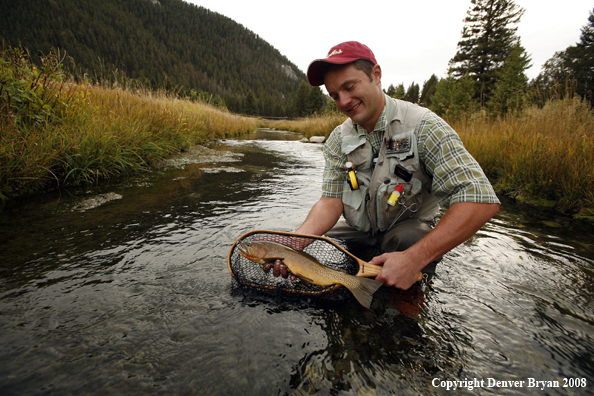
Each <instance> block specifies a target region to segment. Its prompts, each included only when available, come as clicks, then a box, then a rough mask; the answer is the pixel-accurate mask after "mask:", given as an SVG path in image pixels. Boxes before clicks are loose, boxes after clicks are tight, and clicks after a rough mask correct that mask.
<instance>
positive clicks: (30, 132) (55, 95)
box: [0, 50, 594, 221]
mask: <svg viewBox="0 0 594 396" xmlns="http://www.w3.org/2000/svg"><path fill="white" fill-rule="evenodd" d="M0 61H1V64H0V66H1V67H0V72H1V73H2V74H1V75H0V77H1V78H0V80H1V81H3V90H2V91H0V94H1V99H2V100H0V105H1V106H0V110H1V111H0V127H1V130H2V133H1V134H0V200H5V199H8V198H14V197H18V196H22V195H25V194H29V193H34V192H38V191H43V190H45V189H48V188H55V187H62V186H68V185H77V184H85V183H97V182H99V181H100V180H104V179H109V178H112V177H117V176H120V175H123V174H127V173H131V172H138V171H142V170H145V169H148V168H149V167H151V166H152V165H154V164H156V163H159V162H161V161H163V160H164V159H166V158H169V157H171V156H173V155H176V154H178V153H180V152H182V151H185V150H187V149H189V148H190V147H192V146H194V145H196V144H200V143H204V142H208V141H212V140H215V139H219V138H226V137H232V136H237V135H240V134H243V133H246V132H250V131H253V130H255V129H256V128H258V127H260V126H265V127H270V128H276V129H281V130H289V131H295V132H299V133H303V134H305V135H306V136H307V137H310V136H319V135H323V136H328V135H329V134H330V132H331V131H332V130H333V129H334V128H335V127H336V126H337V125H339V124H340V123H342V122H343V121H344V119H345V116H344V115H342V114H339V113H333V114H327V115H323V116H318V117H312V118H305V119H300V120H282V121H266V123H264V122H259V121H258V120H257V119H254V118H248V117H241V116H238V115H235V114H232V113H230V112H228V111H227V110H225V109H221V108H218V107H214V106H210V105H208V104H205V103H202V102H196V101H190V100H181V99H179V98H177V97H176V96H175V95H174V94H171V93H168V92H164V91H161V92H154V91H149V90H146V89H144V88H142V87H133V86H128V87H126V89H123V88H121V87H118V86H109V87H104V86H99V85H88V84H75V83H72V82H69V81H67V80H65V79H64V77H63V75H62V74H60V72H59V64H57V63H56V62H57V61H56V60H55V59H53V58H52V59H48V60H47V62H46V63H44V67H43V68H41V69H37V68H36V67H34V66H31V65H30V63H28V61H27V60H26V59H25V57H24V56H23V54H18V53H16V50H15V51H14V52H13V53H5V54H3V58H2V59H0ZM4 81H6V83H4ZM451 125H452V126H453V127H454V129H456V130H457V131H458V133H459V134H460V136H461V138H462V140H463V141H464V143H465V145H466V146H467V147H468V149H469V151H470V152H471V153H472V155H473V156H475V158H476V159H477V160H478V161H479V163H480V164H481V165H482V167H483V169H484V170H485V173H486V174H487V176H488V177H489V179H490V180H491V181H492V182H493V184H494V186H495V188H496V190H497V191H498V192H499V193H500V194H504V195H506V196H509V197H512V198H514V199H516V200H519V201H522V202H528V203H530V204H534V205H539V206H542V207H547V208H551V209H553V210H556V211H558V212H561V213H564V214H567V215H571V216H574V217H577V218H584V219H589V220H591V221H594V193H593V191H594V163H593V162H594V161H593V158H594V143H593V142H592V139H593V136H592V135H593V132H594V113H593V112H592V110H591V109H590V107H589V106H588V104H587V103H586V102H585V101H582V100H581V99H579V98H565V99H563V100H552V101H550V102H548V103H546V104H545V106H544V107H536V106H532V107H528V108H527V109H526V110H524V111H523V112H522V113H517V114H513V115H508V116H506V117H500V118H489V117H487V116H486V115H484V114H481V113H478V114H472V115H468V116H466V117H463V118H461V119H459V120H455V121H452V122H451Z"/></svg>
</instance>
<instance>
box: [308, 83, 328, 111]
mask: <svg viewBox="0 0 594 396" xmlns="http://www.w3.org/2000/svg"><path fill="white" fill-rule="evenodd" d="M305 102H306V103H305V114H306V115H308V116H309V115H313V114H316V113H320V112H321V111H322V109H323V108H324V106H325V105H326V98H325V97H324V94H323V93H322V90H321V89H320V87H310V88H309V92H308V94H307V98H306V101H305Z"/></svg>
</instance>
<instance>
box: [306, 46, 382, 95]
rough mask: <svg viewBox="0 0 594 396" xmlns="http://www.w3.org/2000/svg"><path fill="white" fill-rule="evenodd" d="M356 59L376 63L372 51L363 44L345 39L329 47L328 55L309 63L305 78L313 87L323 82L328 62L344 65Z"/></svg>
mask: <svg viewBox="0 0 594 396" xmlns="http://www.w3.org/2000/svg"><path fill="white" fill-rule="evenodd" d="M357 59H366V60H368V61H370V62H372V63H373V64H374V65H377V61H376V60H375V56H374V55H373V52H371V50H370V49H369V47H367V46H366V45H364V44H361V43H359V42H357V41H347V42H344V43H340V44H338V45H335V46H334V47H332V48H330V51H329V52H328V55H326V57H325V58H323V59H316V60H314V61H313V62H311V63H310V64H309V67H308V68H307V80H308V81H309V84H310V85H312V86H314V87H319V86H320V85H323V84H324V74H325V73H326V69H327V68H328V64H334V65H344V64H347V63H351V62H354V61H356V60H357Z"/></svg>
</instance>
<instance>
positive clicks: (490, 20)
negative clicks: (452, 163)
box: [385, 0, 594, 118]
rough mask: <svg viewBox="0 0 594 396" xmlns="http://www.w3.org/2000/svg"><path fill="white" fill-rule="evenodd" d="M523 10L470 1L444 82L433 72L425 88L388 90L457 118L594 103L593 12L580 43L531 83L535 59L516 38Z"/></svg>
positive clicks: (502, 2) (499, 1) (506, 2)
mask: <svg viewBox="0 0 594 396" xmlns="http://www.w3.org/2000/svg"><path fill="white" fill-rule="evenodd" d="M524 11H525V10H524V9H523V8H521V7H519V6H518V5H516V4H515V3H514V2H513V1H510V0H471V6H470V8H469V9H468V12H467V16H466V18H465V20H464V21H465V25H464V27H463V30H462V38H461V40H460V41H459V42H458V46H457V52H456V54H455V55H454V57H453V58H452V59H451V60H450V62H449V67H448V73H447V76H446V77H444V78H438V77H437V76H436V75H435V74H433V75H432V76H431V77H430V78H429V79H428V80H426V81H425V82H424V83H423V87H422V89H420V87H419V85H418V84H416V83H414V82H413V83H412V84H411V85H410V86H409V87H408V88H406V89H405V87H404V85H403V84H399V85H397V86H396V87H395V86H394V85H390V86H389V87H388V89H387V90H385V92H386V93H387V94H388V95H390V96H392V97H394V98H397V99H403V100H407V101H410V102H413V103H420V104H421V105H423V106H426V107H429V108H430V109H432V110H433V111H435V112H436V113H438V114H440V115H442V116H447V117H448V118H457V117H459V116H461V115H462V114H466V113H471V112H474V111H477V110H486V111H487V112H488V113H489V114H492V115H504V114H506V113H508V112H511V111H517V110H520V109H522V107H523V106H524V105H525V104H526V103H531V104H537V105H543V104H544V103H545V102H546V101H547V100H548V99H551V98H562V97H564V96H566V95H579V96H581V97H582V98H584V99H585V100H587V101H588V102H589V103H590V105H592V103H593V100H594V97H593V95H592V88H593V87H594V14H593V11H590V14H589V17H588V23H587V24H586V25H585V26H583V27H582V29H581V36H580V41H579V42H578V43H577V44H576V45H572V46H569V47H568V48H567V49H565V50H564V51H559V52H557V53H555V55H554V56H553V58H551V59H550V60H548V61H547V62H546V63H545V64H544V66H543V68H542V71H541V73H540V74H539V75H538V76H537V77H536V78H535V79H533V80H532V81H528V77H527V76H526V73H525V72H526V70H527V69H528V68H529V67H530V66H531V59H530V56H529V55H528V54H527V52H526V50H525V48H524V47H523V46H522V44H521V41H520V38H519V37H518V36H517V35H516V31H517V27H518V24H519V23H520V19H521V17H522V15H523V14H524Z"/></svg>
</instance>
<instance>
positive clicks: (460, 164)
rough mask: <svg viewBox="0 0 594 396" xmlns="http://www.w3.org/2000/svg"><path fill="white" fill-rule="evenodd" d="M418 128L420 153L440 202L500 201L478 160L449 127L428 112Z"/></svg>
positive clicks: (443, 203)
mask: <svg viewBox="0 0 594 396" xmlns="http://www.w3.org/2000/svg"><path fill="white" fill-rule="evenodd" d="M420 128H421V130H420V133H419V155H420V157H421V161H423V163H424V164H425V166H426V170H427V172H428V173H429V174H430V175H432V176H433V182H432V190H433V194H434V195H435V197H436V198H437V200H438V202H439V204H440V205H443V206H451V205H453V204H455V203H458V202H477V203H500V202H499V199H498V198H497V195H496V194H495V191H494V189H493V186H491V183H490V182H489V179H487V177H486V176H485V173H484V172H483V170H482V168H481V167H480V165H479V163H478V162H477V161H476V160H475V159H474V158H473V157H472V155H471V154H470V153H469V152H468V151H467V150H466V148H465V147H464V144H463V143H462V140H461V139H460V137H459V136H458V134H457V133H456V131H454V130H453V129H452V127H450V126H449V125H448V124H447V123H446V122H445V121H443V120H442V119H441V118H439V117H438V116H437V115H435V114H434V113H428V114H427V115H425V116H424V117H423V120H422V122H421V126H420Z"/></svg>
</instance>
